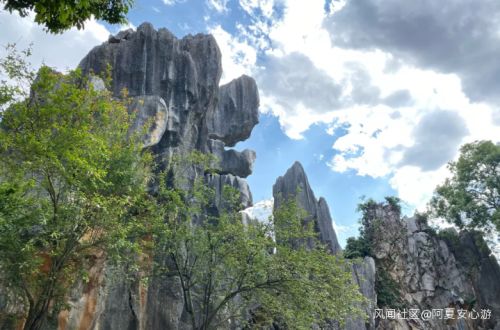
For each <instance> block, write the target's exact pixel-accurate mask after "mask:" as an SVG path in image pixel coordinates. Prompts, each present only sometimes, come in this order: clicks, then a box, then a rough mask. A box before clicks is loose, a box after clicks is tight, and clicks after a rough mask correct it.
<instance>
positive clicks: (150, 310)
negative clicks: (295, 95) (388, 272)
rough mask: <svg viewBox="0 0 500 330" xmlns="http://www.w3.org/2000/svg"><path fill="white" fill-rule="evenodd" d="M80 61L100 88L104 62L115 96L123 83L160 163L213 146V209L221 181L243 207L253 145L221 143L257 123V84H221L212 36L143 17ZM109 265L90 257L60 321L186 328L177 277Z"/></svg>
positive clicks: (248, 199)
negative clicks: (149, 276)
mask: <svg viewBox="0 0 500 330" xmlns="http://www.w3.org/2000/svg"><path fill="white" fill-rule="evenodd" d="M79 66H80V68H81V69H82V71H83V73H84V74H86V75H89V76H91V77H92V78H91V82H92V83H93V85H94V88H98V89H102V88H105V86H104V83H103V82H102V80H100V79H99V78H97V76H100V75H102V74H103V73H105V72H106V70H107V68H108V66H110V70H111V71H110V75H111V78H112V87H111V88H112V92H113V94H114V95H115V96H116V97H120V96H121V95H122V93H123V92H124V90H125V91H126V94H128V96H129V97H131V99H132V102H131V104H130V106H129V111H131V112H134V113H135V115H136V116H135V123H134V125H133V130H135V131H138V132H139V133H140V134H142V136H143V143H144V146H145V147H147V148H150V149H151V150H152V151H153V153H154V154H155V156H156V159H157V161H158V163H159V166H160V169H162V168H165V167H166V166H167V164H168V162H169V161H170V159H171V156H172V155H174V154H186V153H189V152H191V151H193V150H198V151H201V152H205V153H212V154H213V155H215V157H217V158H218V159H219V161H220V166H219V170H218V171H217V172H216V173H206V174H203V173H202V174H201V175H204V176H205V181H206V182H207V184H208V185H210V186H212V187H213V188H215V191H216V198H217V202H216V204H217V205H215V210H214V212H217V208H218V207H220V205H221V204H222V203H223V201H222V198H221V194H222V187H223V185H225V184H228V185H230V186H232V187H234V188H236V189H237V190H239V191H240V193H241V202H242V205H243V207H248V206H251V205H252V195H251V192H250V189H249V187H248V184H247V182H246V180H245V179H244V178H245V177H247V176H248V175H250V173H251V172H252V165H253V162H254V160H255V152H254V151H251V150H245V151H243V152H238V151H235V150H232V149H227V146H229V147H230V146H234V145H235V144H236V143H237V142H239V141H242V140H244V139H246V138H248V137H249V136H250V133H251V131H252V129H253V127H254V126H255V125H256V124H257V123H258V107H259V95H258V90H257V85H256V84H255V81H254V80H253V79H252V78H250V77H248V76H242V77H240V78H238V79H235V80H233V81H231V82H230V83H228V84H227V85H224V86H220V87H219V80H220V77H221V73H222V68H221V54H220V51H219V48H218V46H217V44H216V42H215V39H214V38H213V37H212V36H210V35H202V34H198V35H196V36H191V35H188V36H186V37H184V38H182V39H177V38H176V37H175V36H174V35H173V34H172V33H170V32H169V31H168V30H166V29H159V30H155V29H154V28H153V26H152V25H151V24H149V23H144V24H142V25H140V26H139V27H138V28H137V31H133V30H127V31H122V32H119V33H118V34H117V35H116V36H111V37H110V38H109V40H108V41H107V42H105V43H104V44H102V45H100V46H97V47H95V48H94V49H92V50H91V51H90V53H89V54H88V55H87V56H86V57H85V58H84V59H83V60H82V61H81V63H80V65H79ZM191 175H192V176H195V175H200V174H199V173H195V172H193V173H191ZM165 262H168V261H165ZM111 272H112V270H110V269H107V268H106V265H105V264H96V266H95V267H94V268H93V269H92V273H93V274H95V276H94V277H92V279H91V281H90V282H89V283H87V284H79V285H78V286H77V287H75V289H74V290H73V293H72V298H71V299H70V300H69V304H70V306H71V308H70V310H69V311H68V312H65V313H63V314H61V315H60V320H59V323H60V324H66V325H69V326H70V327H71V328H82V327H83V328H86V329H158V330H159V329H188V328H189V326H188V322H187V321H188V320H187V319H186V313H185V311H184V304H183V300H182V293H181V292H180V291H179V290H180V287H179V285H178V283H176V282H175V280H173V279H171V278H157V279H154V280H152V281H150V282H149V284H148V285H147V286H145V285H144V284H142V283H140V282H139V281H137V282H134V281H132V282H130V281H128V282H125V281H120V280H118V281H116V280H114V281H111V280H110V278H111V277H112V276H111Z"/></svg>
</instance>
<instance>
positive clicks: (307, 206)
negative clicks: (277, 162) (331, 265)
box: [273, 162, 341, 253]
mask: <svg viewBox="0 0 500 330" xmlns="http://www.w3.org/2000/svg"><path fill="white" fill-rule="evenodd" d="M273 197H274V209H275V210H276V209H278V208H279V207H280V206H281V204H282V203H283V201H286V200H288V199H289V198H295V199H296V201H297V204H298V206H299V207H301V208H302V209H304V210H305V211H306V212H307V215H308V217H307V219H305V221H306V222H309V221H314V228H315V230H317V232H318V233H319V237H320V240H321V241H322V242H323V243H324V244H326V245H327V246H328V247H329V248H330V250H331V251H332V253H337V252H338V251H340V250H341V248H340V245H339V243H338V240H337V235H336V234H335V231H334V230H333V226H332V218H331V216H330V211H329V209H328V205H327V204H326V201H325V200H324V199H323V198H320V200H319V201H318V200H317V199H316V197H314V193H313V191H312V189H311V186H310V185H309V181H308V180H307V176H306V174H305V172H304V168H303V167H302V165H301V164H300V163H299V162H295V163H294V164H293V165H292V167H290V168H289V169H288V171H286V173H285V175H283V176H280V177H279V178H278V179H277V180H276V183H275V184H274V185H273Z"/></svg>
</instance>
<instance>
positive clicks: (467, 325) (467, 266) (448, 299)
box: [365, 204, 500, 329]
mask: <svg viewBox="0 0 500 330" xmlns="http://www.w3.org/2000/svg"><path fill="white" fill-rule="evenodd" d="M369 218H370V219H368V223H369V224H371V226H372V229H373V240H372V242H371V246H372V253H373V255H374V258H375V264H376V268H377V276H381V273H382V272H384V273H385V274H387V275H388V276H389V278H390V281H391V282H393V283H394V287H396V288H397V296H398V297H399V301H391V302H390V303H389V305H391V304H392V305H393V306H379V307H387V308H401V309H404V308H405V309H406V310H409V309H418V310H419V311H420V312H422V311H424V310H430V311H432V310H433V309H434V310H444V309H445V308H451V309H454V311H455V312H454V313H455V319H448V320H446V319H444V317H441V318H440V317H437V316H434V317H431V318H429V319H428V320H424V319H422V318H421V317H420V315H419V319H413V320H410V319H399V320H394V319H380V318H379V319H377V329H499V328H500V304H499V298H498V297H500V280H499V279H500V268H499V266H498V263H497V262H496V259H495V258H494V257H493V256H492V255H491V251H490V250H489V248H488V247H487V245H486V243H485V242H484V240H483V239H482V238H481V236H480V235H479V234H478V233H471V232H463V233H461V234H457V233H456V232H455V233H453V232H450V234H449V235H444V237H448V239H442V238H440V236H438V235H437V234H436V233H435V232H434V231H433V230H432V229H431V228H430V227H429V226H428V225H427V223H426V220H425V218H424V217H423V216H419V215H416V216H414V217H411V218H403V219H401V217H400V212H399V210H398V209H397V208H395V207H394V206H393V205H382V204H377V205H376V206H374V207H373V208H372V209H371V210H370V211H369ZM365 228H366V227H365ZM385 289H386V288H384V287H382V285H381V287H379V289H378V290H385ZM379 304H380V300H379ZM482 309H484V310H490V311H491V319H488V320H486V319H484V320H481V319H480V318H477V319H472V318H469V317H467V318H458V311H459V310H469V311H472V310H473V311H475V312H478V313H480V311H481V310H482ZM443 313H444V312H443Z"/></svg>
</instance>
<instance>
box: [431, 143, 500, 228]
mask: <svg viewBox="0 0 500 330" xmlns="http://www.w3.org/2000/svg"><path fill="white" fill-rule="evenodd" d="M448 167H449V169H450V171H451V173H452V177H451V178H449V179H446V181H445V182H444V184H443V185H441V186H438V187H437V188H436V191H435V195H434V197H433V198H432V200H431V203H430V206H431V210H432V212H433V213H434V215H436V216H439V217H443V218H445V219H446V220H447V221H449V222H451V223H454V224H455V225H457V226H459V227H460V228H464V227H468V228H479V229H485V228H487V227H488V226H489V225H493V226H496V228H497V230H500V145H498V144H497V145H495V144H493V143H492V142H491V141H476V142H473V143H468V144H465V145H463V146H462V147H461V149H460V157H459V159H458V160H457V161H456V162H451V163H449V166H448Z"/></svg>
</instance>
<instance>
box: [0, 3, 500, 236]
mask: <svg viewBox="0 0 500 330" xmlns="http://www.w3.org/2000/svg"><path fill="white" fill-rule="evenodd" d="M128 18H129V21H130V23H129V26H110V25H107V24H104V23H103V22H98V21H90V22H88V23H87V24H86V28H85V29H84V30H82V31H78V30H75V29H73V30H70V31H68V32H66V33H64V34H61V35H57V36H53V35H48V34H46V33H45V32H44V31H43V29H42V28H41V27H39V26H37V25H36V24H34V23H33V17H32V16H29V17H27V18H20V17H18V16H16V15H10V14H8V13H6V12H4V11H0V30H1V31H2V33H1V35H0V44H6V43H9V42H16V43H18V45H19V46H21V47H23V46H26V45H28V44H29V43H31V42H33V43H34V46H33V63H34V65H35V66H37V65H40V64H41V63H46V64H48V65H50V66H54V67H56V68H57V69H59V70H65V69H67V68H74V67H75V66H76V65H77V64H78V62H79V61H80V59H81V58H82V57H83V56H84V55H85V54H86V53H87V52H88V51H89V50H90V49H91V48H92V47H94V46H96V45H98V44H100V43H102V42H104V41H105V40H107V38H108V36H109V34H113V33H116V32H117V31H119V30H120V29H126V28H134V27H136V26H138V25H140V24H141V23H142V22H144V21H149V22H151V23H153V25H154V26H155V27H156V28H161V27H166V28H168V29H169V30H170V31H171V32H173V33H174V34H175V35H176V36H177V37H179V38H182V37H183V36H184V35H186V34H197V33H211V34H213V35H214V37H215V38H216V40H217V42H218V44H219V48H220V49H221V52H222V65H223V70H224V73H223V77H222V80H221V84H224V83H227V82H228V81H230V80H231V79H234V78H237V77H238V76H239V75H241V74H248V75H250V76H253V77H254V78H255V79H256V81H257V84H258V86H259V92H260V97H261V107H260V111H261V115H260V124H259V125H257V126H256V127H255V128H254V131H253V132H252V135H251V137H250V138H249V139H248V140H247V141H244V142H241V143H239V144H238V145H237V146H236V148H238V149H243V148H250V149H253V150H255V151H256V152H257V160H256V162H255V165H254V173H253V174H252V175H251V176H250V177H249V178H248V182H249V183H250V187H251V189H252V192H253V195H254V201H255V202H258V201H260V200H265V199H268V198H270V197H271V189H272V184H273V183H274V181H275V179H276V178H277V177H278V176H279V175H282V174H283V173H284V172H285V171H286V169H287V168H288V167H290V166H291V164H292V163H293V162H294V161H295V160H299V161H300V162H301V163H302V164H303V165H304V168H305V170H306V173H307V175H308V177H309V181H310V183H311V185H312V188H313V190H314V192H315V194H316V196H317V197H319V196H324V197H325V198H326V200H327V201H328V204H329V206H330V209H331V213H332V215H333V217H334V221H335V223H336V228H337V229H338V233H337V234H338V236H339V238H340V241H341V243H342V244H343V242H344V241H345V239H346V237H347V236H349V235H353V234H355V233H356V231H357V229H356V227H357V219H358V215H357V214H356V213H355V208H356V205H357V203H358V202H359V198H360V196H363V195H364V196H367V197H372V198H375V199H379V200H380V199H382V198H383V197H384V196H387V195H397V196H399V197H400V198H402V199H403V200H404V201H405V203H406V204H405V205H406V207H405V209H406V212H407V213H411V212H412V211H413V209H415V208H419V209H422V208H424V207H425V205H426V203H427V201H428V200H429V198H430V196H431V195H432V192H433V190H434V188H435V186H436V185H437V184H439V183H440V182H442V181H443V180H444V178H445V177H447V176H448V175H449V172H448V170H447V168H446V164H447V162H449V161H451V160H453V159H455V158H456V157H457V155H458V149H459V147H460V145H461V144H463V143H466V142H470V141H474V140H479V139H489V140H493V141H495V142H499V141H500V129H499V126H500V110H499V109H500V93H498V90H499V88H500V74H498V73H499V72H500V62H499V61H498V54H499V53H500V40H499V39H500V33H499V31H500V3H499V2H498V1H496V0H481V1H475V0H454V1H446V2H438V1H435V0H422V1H419V2H408V1H400V0H383V1H375V0H341V1H340V0H339V1H324V0H308V1H304V0H197V1H195V0H157V1H146V0H138V1H136V2H135V5H134V7H133V9H132V10H131V11H130V13H129V16H128ZM4 31H6V32H4Z"/></svg>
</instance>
